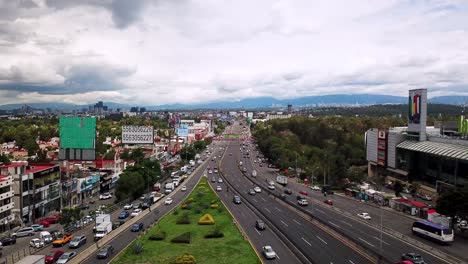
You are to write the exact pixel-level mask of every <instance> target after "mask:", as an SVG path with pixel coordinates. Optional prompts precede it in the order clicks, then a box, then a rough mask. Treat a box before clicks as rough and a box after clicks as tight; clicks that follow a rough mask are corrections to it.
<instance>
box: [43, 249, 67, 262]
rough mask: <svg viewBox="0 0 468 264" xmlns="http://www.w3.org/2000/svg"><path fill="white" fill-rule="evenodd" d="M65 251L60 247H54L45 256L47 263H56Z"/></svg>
mask: <svg viewBox="0 0 468 264" xmlns="http://www.w3.org/2000/svg"><path fill="white" fill-rule="evenodd" d="M62 255H63V251H62V250H60V249H53V250H52V251H50V253H49V254H47V255H46V256H45V263H55V262H56V261H57V260H58V259H59V258H60V257H61V256H62Z"/></svg>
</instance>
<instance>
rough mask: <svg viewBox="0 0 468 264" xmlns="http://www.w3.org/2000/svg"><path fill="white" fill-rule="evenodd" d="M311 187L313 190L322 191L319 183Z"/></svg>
mask: <svg viewBox="0 0 468 264" xmlns="http://www.w3.org/2000/svg"><path fill="white" fill-rule="evenodd" d="M310 189H312V190H313V191H320V187H318V186H317V185H314V186H311V187H310Z"/></svg>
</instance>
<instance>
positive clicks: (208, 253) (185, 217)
mask: <svg viewBox="0 0 468 264" xmlns="http://www.w3.org/2000/svg"><path fill="white" fill-rule="evenodd" d="M223 187H224V186H223ZM206 214H209V215H211V216H212V217H213V219H210V217H209V216H207V217H206V219H204V220H205V221H202V222H203V224H199V223H198V222H199V220H200V218H202V217H203V216H205V215H206ZM213 220H214V223H213V222H212V221H213ZM207 237H211V238H207ZM184 254H187V255H186V256H185V259H184V260H185V261H186V260H188V259H191V257H190V256H193V258H194V259H195V261H196V262H194V263H204V264H210V263H212V264H220V263H239V264H240V263H242V264H249V263H252V264H253V263H261V262H260V260H259V259H258V257H257V255H256V254H255V251H254V250H253V249H252V247H251V246H250V244H249V243H248V242H247V241H246V240H244V238H243V237H242V235H241V233H240V231H239V230H238V229H237V227H236V226H235V225H234V224H233V219H232V217H231V215H230V214H229V212H228V211H227V210H226V208H225V207H224V206H223V204H222V203H221V201H220V200H219V199H218V197H217V196H216V194H215V193H214V192H213V191H212V189H211V188H210V186H209V185H208V182H207V179H206V178H205V177H203V178H202V179H201V181H200V183H199V184H198V185H197V187H196V188H195V189H194V191H193V192H192V193H191V194H190V195H189V197H188V198H187V199H186V200H185V201H184V202H183V203H182V204H180V205H179V206H178V207H177V208H176V209H174V210H173V211H171V212H170V213H169V214H167V215H166V216H165V217H164V218H162V219H160V221H159V223H158V224H157V225H155V226H154V227H152V228H151V229H150V230H148V232H147V233H146V234H145V235H144V236H142V237H141V238H140V239H138V240H137V241H135V242H133V244H132V245H130V246H129V247H128V248H127V249H126V250H125V252H124V253H123V254H122V255H120V256H119V257H118V258H117V259H116V260H115V261H113V262H112V263H119V264H124V263H125V264H127V263H132V264H135V263H165V264H167V263H190V262H183V260H182V259H180V258H179V261H180V262H178V261H177V258H178V257H181V256H183V255H184Z"/></svg>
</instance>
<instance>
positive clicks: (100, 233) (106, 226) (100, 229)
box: [94, 222, 112, 240]
mask: <svg viewBox="0 0 468 264" xmlns="http://www.w3.org/2000/svg"><path fill="white" fill-rule="evenodd" d="M111 231H112V223H111V222H103V223H100V224H99V225H98V226H97V227H96V234H94V240H99V239H101V238H103V237H105V236H106V235H107V234H109V233H110V232H111Z"/></svg>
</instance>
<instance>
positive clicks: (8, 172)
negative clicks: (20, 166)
mask: <svg viewBox="0 0 468 264" xmlns="http://www.w3.org/2000/svg"><path fill="white" fill-rule="evenodd" d="M15 172H16V171H15V167H12V166H9V165H1V166H0V232H3V231H5V230H7V229H8V226H9V224H10V223H11V222H12V221H13V220H15V215H14V213H13V210H14V206H15V203H14V201H13V200H14V199H13V196H14V190H13V174H14V173H15Z"/></svg>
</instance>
